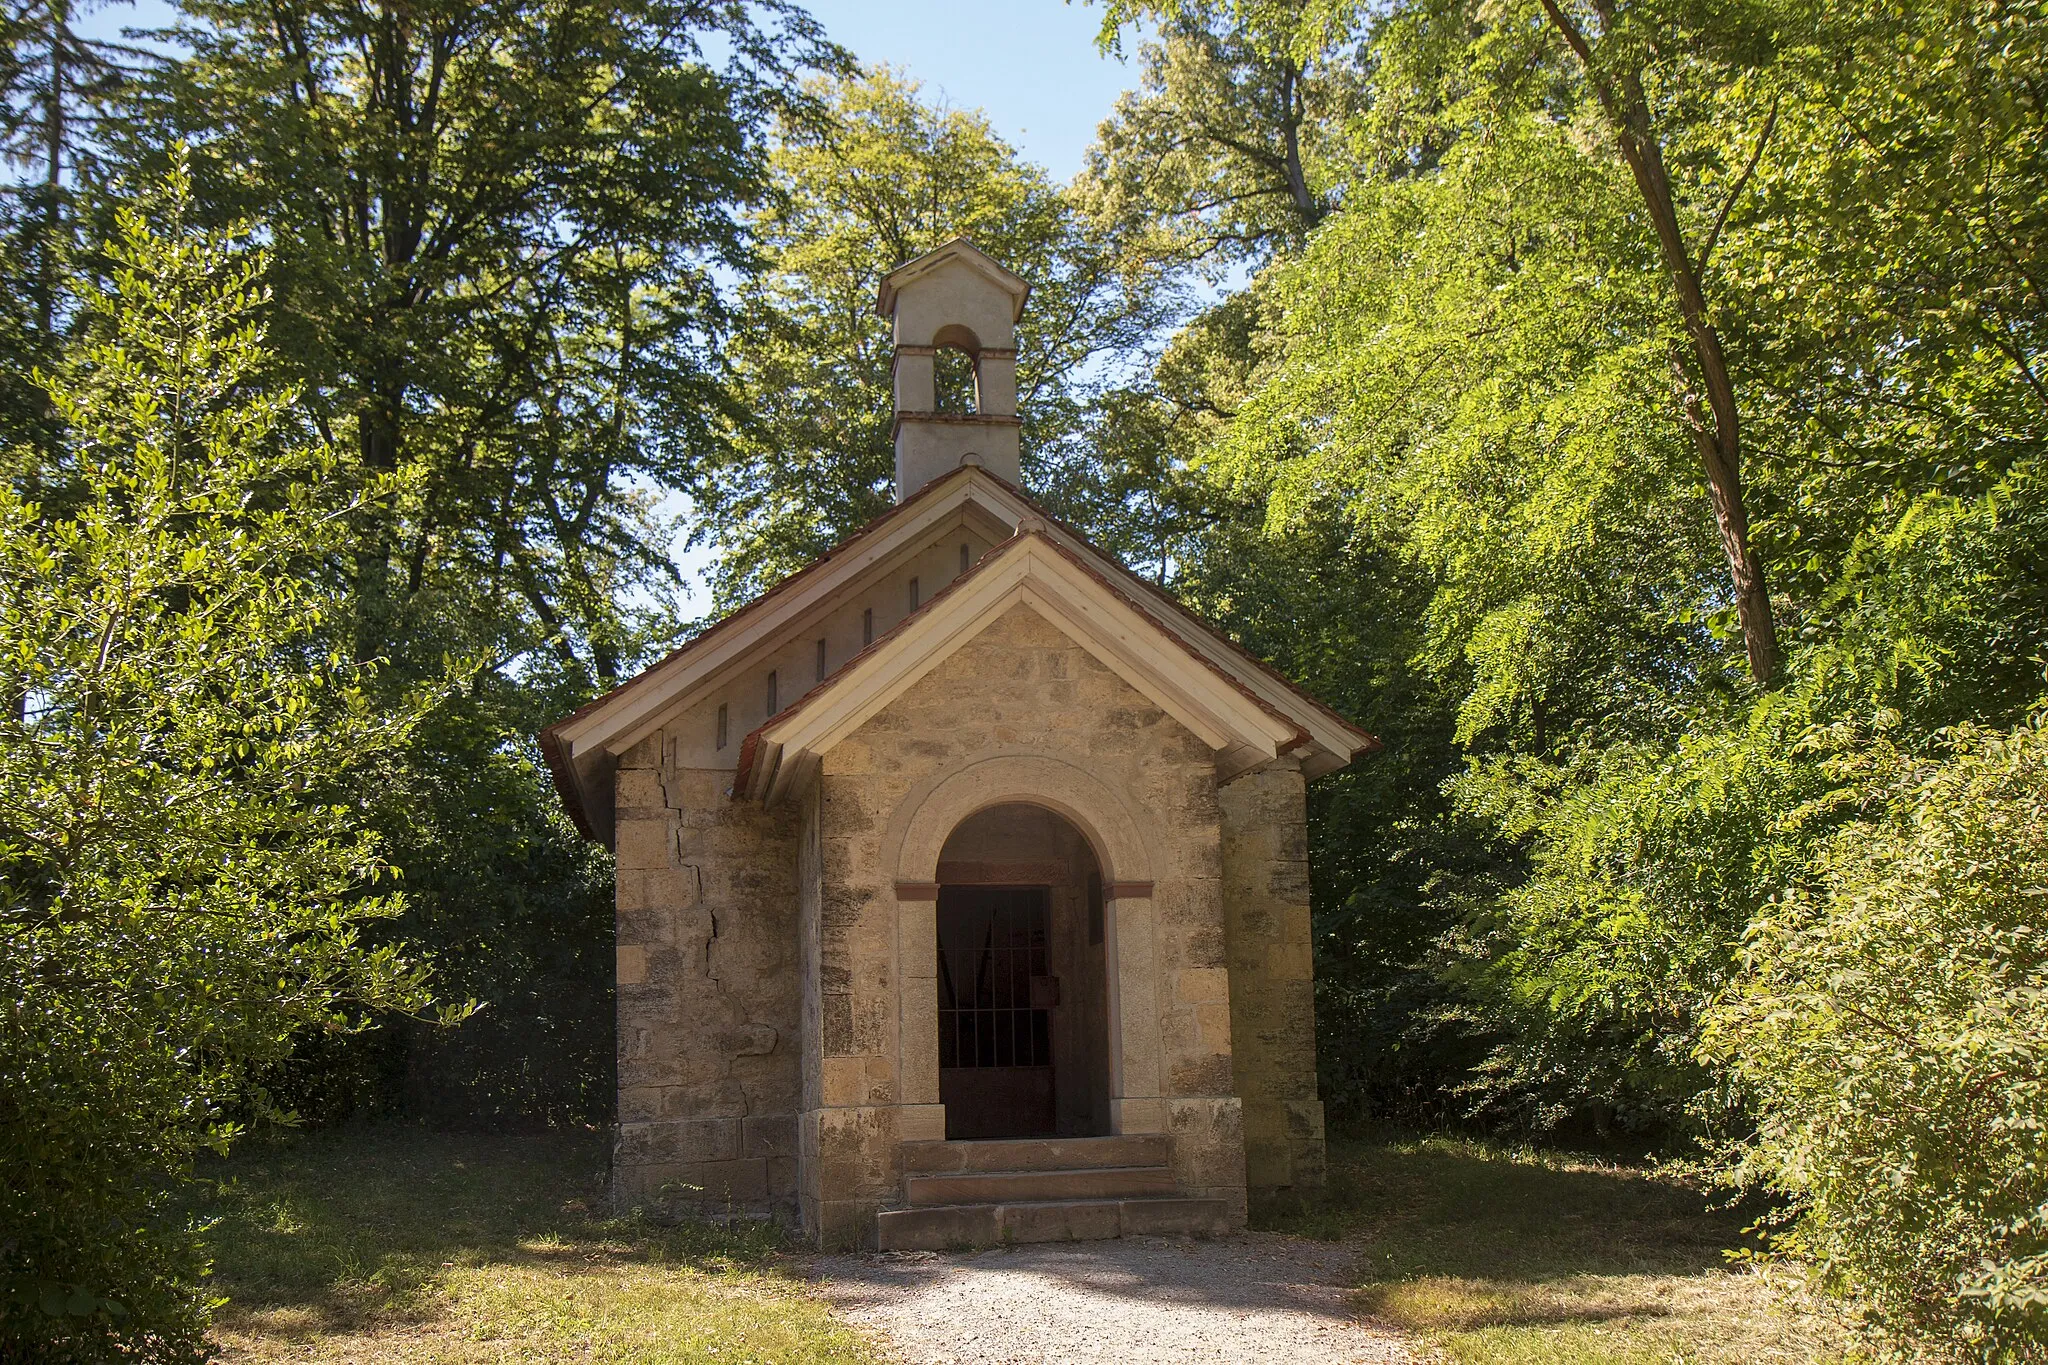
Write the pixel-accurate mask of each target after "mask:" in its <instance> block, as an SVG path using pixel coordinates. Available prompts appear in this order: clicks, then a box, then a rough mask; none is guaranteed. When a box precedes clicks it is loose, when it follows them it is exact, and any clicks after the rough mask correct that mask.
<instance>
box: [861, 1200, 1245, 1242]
mask: <svg viewBox="0 0 2048 1365" xmlns="http://www.w3.org/2000/svg"><path fill="white" fill-rule="evenodd" d="M1230 1231H1231V1226H1230V1205H1229V1204H1228V1203H1226V1202H1225V1201H1224V1200H1221V1199H1182V1198H1167V1199H1062V1200H1049V1201H1035V1202H1030V1203H1015V1204H950V1205H940V1206H936V1207H929V1208H913V1209H885V1210H883V1211H882V1213H881V1214H879V1215H878V1216H877V1217H876V1220H875V1245H876V1247H877V1249H879V1250H882V1251H948V1250H954V1249H960V1248H966V1247H982V1246H997V1245H1000V1244H1003V1243H1022V1242H1090V1241H1097V1240H1101V1239H1104V1238H1110V1237H1171V1236H1192V1237H1220V1236H1223V1235H1225V1234H1227V1233H1229V1232H1230Z"/></svg>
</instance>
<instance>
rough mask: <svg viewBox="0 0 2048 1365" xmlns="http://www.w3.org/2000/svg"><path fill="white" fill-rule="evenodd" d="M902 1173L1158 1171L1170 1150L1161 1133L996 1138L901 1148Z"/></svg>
mask: <svg viewBox="0 0 2048 1365" xmlns="http://www.w3.org/2000/svg"><path fill="white" fill-rule="evenodd" d="M901 1149H902V1155H903V1169H904V1170H905V1171H908V1172H910V1173H911V1174H912V1175H925V1174H937V1173H940V1172H946V1171H1073V1170H1080V1169H1082V1168H1083V1167H1097V1166H1164V1165H1166V1163H1167V1162H1168V1161H1169V1160H1170V1159H1171V1148H1170V1147H1169V1146H1168V1139H1167V1136H1166V1134H1164V1133H1127V1134H1123V1135H1120V1136H1117V1137H1076V1138H997V1139H993V1140H989V1141H982V1142H906V1143H903V1144H902V1148H901Z"/></svg>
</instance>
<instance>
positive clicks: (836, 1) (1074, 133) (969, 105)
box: [805, 0, 1138, 180]
mask: <svg viewBox="0 0 2048 1365" xmlns="http://www.w3.org/2000/svg"><path fill="white" fill-rule="evenodd" d="M805 8H807V9H809V10H810V12H811V13H812V14H814V15H816V16H817V18H818V20H819V22H821V23H822V24H824V26H825V31H826V32H827V33H828V34H830V35H831V36H832V38H833V39H834V40H835V41H837V42H839V43H841V44H843V45H845V46H846V47H848V48H850V49H852V51H853V53H854V55H855V56H857V57H859V58H860V59H861V60H862V61H863V62H869V63H881V62H886V63H887V64H889V65H890V66H895V67H901V68H903V69H904V70H906V71H908V72H909V73H910V75H912V76H914V77H916V78H917V79H919V80H921V81H923V82H924V84H925V93H926V95H927V97H930V96H933V95H937V94H940V93H943V94H944V95H945V97H946V99H947V100H948V102H950V103H952V104H955V105H958V106H960V107H962V108H966V109H976V108H978V109H982V110H984V111H986V112H987V114H988V116H989V121H990V122H991V123H993V124H994V125H995V129H996V131H997V132H998V133H1000V134H1002V136H1003V137H1004V138H1006V139H1008V140H1009V141H1010V143H1011V144H1012V145H1014V146H1015V147H1016V148H1017V149H1018V150H1019V151H1021V152H1023V153H1024V155H1025V156H1027V157H1029V158H1030V159H1031V160H1033V161H1036V162H1037V163H1038V164H1039V165H1041V166H1044V167H1045V168H1046V169H1047V170H1049V171H1051V172H1052V173H1053V175H1054V176H1055V177H1056V178H1058V179H1060V180H1066V179H1069V178H1071V177H1072V176H1073V174H1074V172H1075V171H1078V170H1079V169H1081V156H1082V154H1083V153H1084V152H1086V151H1087V149H1088V144H1089V143H1090V142H1092V141H1094V140H1095V126H1096V125H1097V124H1098V123H1100V122H1102V120H1103V119H1105V118H1107V117H1109V111H1110V107H1111V106H1112V105H1114V104H1115V103H1116V97H1117V96H1118V95H1119V94H1121V93H1122V92H1123V91H1124V90H1126V89H1128V88H1129V87H1130V86H1132V85H1135V84H1136V83H1137V79H1138V75H1137V68H1136V64H1135V62H1133V61H1131V60H1130V59H1129V58H1125V59H1124V60H1117V59H1115V58H1109V57H1103V56H1101V55H1100V54H1098V53H1097V52H1096V50H1095V33H1096V30H1097V29H1098V28H1099V27H1100V26H1101V24H1102V10H1101V9H1100V8H1098V7H1096V6H1093V5H1084V4H1071V5H1069V4H1062V3H1061V0H999V3H995V4H988V5H972V4H965V3H962V0H812V3H810V4H808V5H806V6H805ZM1133 46H1134V45H1133V44H1131V43H1130V42H1128V41H1127V42H1126V43H1125V47H1126V49H1127V50H1129V49H1131V48H1132V47H1133Z"/></svg>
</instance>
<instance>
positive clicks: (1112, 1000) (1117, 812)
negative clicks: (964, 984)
mask: <svg viewBox="0 0 2048 1365" xmlns="http://www.w3.org/2000/svg"><path fill="white" fill-rule="evenodd" d="M1003 805H1026V806H1037V807H1041V808H1043V809H1045V810H1048V811H1051V812H1053V813H1054V814H1056V815H1058V816H1060V817H1061V818H1062V819H1063V820H1064V821H1066V822H1067V823H1068V824H1070V825H1071V826H1072V827H1073V828H1074V830H1075V831H1076V832H1078V833H1079V834H1080V836H1081V837H1082V838H1083V839H1085V840H1086V841H1087V842H1088V844H1089V845H1090V847H1091V849H1092V851H1093V853H1094V857H1095V863H1096V866H1097V867H1098V868H1099V869H1100V875H1101V877H1102V883H1103V888H1102V889H1103V916H1104V926H1103V929H1104V933H1103V938H1104V942H1103V945H1102V951H1103V957H1104V966H1105V976H1106V990H1105V994H1106V997H1107V1000H1106V1014H1107V1019H1106V1030H1105V1031H1106V1035H1107V1039H1108V1078H1107V1089H1108V1110H1109V1114H1108V1124H1107V1127H1108V1129H1109V1131H1110V1132H1112V1133H1145V1132H1159V1131H1163V1129H1164V1124H1165V1110H1164V1105H1163V1103H1162V1101H1161V1099H1160V1090H1161V1087H1160V1039H1159V1022H1158V1008H1157V997H1156V989H1157V985H1156V983H1157V961H1156V953H1155V949H1154V926H1153V913H1152V873H1153V854H1152V852H1151V850H1152V849H1154V848H1157V847H1159V846H1160V845H1159V841H1158V837H1157V835H1156V833H1154V832H1153V831H1151V830H1149V829H1148V826H1149V824H1150V823H1151V822H1150V820H1149V818H1148V817H1147V816H1145V815H1144V814H1143V813H1142V812H1141V811H1138V810H1134V809H1133V807H1132V805H1131V804H1130V803H1129V802H1127V801H1126V800H1125V799H1124V798H1123V797H1122V796H1121V795H1120V794H1119V793H1117V792H1116V791H1115V790H1114V789H1112V788H1111V787H1109V786H1108V785H1107V784H1105V783H1103V782H1102V781H1101V780H1100V779H1099V778H1097V777H1095V776H1094V775H1093V774H1091V773H1089V772H1087V771H1086V770H1085V769H1083V768H1081V767H1079V766H1077V765H1075V764H1073V763H1070V762H1067V761H1066V760H1064V759H1058V758H1052V757H1049V756H1046V755H1043V754H1032V753H1007V754H992V755H985V756H982V757H979V758H977V759H976V760H974V761H973V762H971V763H968V764H965V765H963V766H961V767H958V768H955V769H953V770H951V771H948V772H944V773H940V774H935V775H934V776H933V777H931V778H929V779H927V780H926V781H925V782H923V783H920V784H919V785H918V786H917V787H915V788H913V789H912V790H911V791H910V792H909V793H908V794H907V795H906V796H905V798H904V800H903V801H902V803H901V804H900V805H899V806H898V808H897V810H896V812H895V814H894V816H893V817H892V818H891V820H890V821H889V823H888V826H887V827H886V828H885V830H884V831H883V835H882V839H881V848H880V853H881V863H882V866H883V867H885V868H894V869H895V873H896V901H897V945H896V948H897V951H896V966H897V980H898V981H899V982H900V983H901V996H900V1014H899V1020H898V1029H897V1039H898V1048H899V1059H898V1060H899V1068H898V1072H897V1074H898V1076H899V1077H900V1078H901V1083H902V1088H903V1092H902V1093H903V1103H904V1104H905V1105H907V1106H917V1107H918V1109H919V1110H921V1111H923V1113H922V1115H921V1117H919V1118H915V1119H913V1118H910V1116H909V1115H906V1119H907V1120H908V1121H907V1122H906V1124H905V1131H904V1136H906V1137H913V1136H914V1137H920V1138H939V1137H942V1136H944V1133H945V1126H946V1125H945V1118H944V1108H943V1105H942V1104H941V1102H940V1091H939V1056H938V1049H937V1041H936V1040H937V1036H938V982H937V978H936V973H935V966H934V965H931V964H935V963H936V960H937V951H938V940H937V933H938V922H937V909H938V896H939V861H940V855H941V853H942V851H943V850H944V848H945V845H946V842H947V840H948V839H949V838H951V837H952V835H953V833H954V831H955V830H956V829H958V828H959V827H960V826H961V825H962V824H963V823H964V822H966V821H967V820H969V819H970V818H971V817H973V816H974V815H976V814H977V813H979V812H981V811H984V810H987V809H989V808H990V807H994V806H1003Z"/></svg>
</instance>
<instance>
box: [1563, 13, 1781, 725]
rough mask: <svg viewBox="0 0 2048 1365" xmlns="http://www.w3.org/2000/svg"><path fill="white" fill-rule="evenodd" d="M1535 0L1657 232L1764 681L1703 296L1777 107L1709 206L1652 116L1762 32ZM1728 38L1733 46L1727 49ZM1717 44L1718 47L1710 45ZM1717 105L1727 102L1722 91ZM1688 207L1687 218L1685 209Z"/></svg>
mask: <svg viewBox="0 0 2048 1365" xmlns="http://www.w3.org/2000/svg"><path fill="white" fill-rule="evenodd" d="M1540 3H1541V4H1542V6H1543V12H1544V14H1545V15H1546V16H1547V17H1548V18H1549V20H1550V23H1551V25H1552V27H1554V28H1555V29H1556V30H1557V32H1558V34H1559V35H1560V36H1561V37H1562V38H1563V39H1564V41H1565V44H1566V45H1567V46H1568V47H1570V49H1571V50H1572V52H1573V54H1574V55H1576V56H1577V57H1578V59H1579V61H1580V62H1581V63H1582V65H1583V67H1584V69H1585V73H1586V80H1587V83H1588V85H1589V86H1590V87H1591V89H1592V92H1593V96H1594V98H1595V100H1597V101H1598V103H1599V106H1600V110H1601V112H1602V113H1603V114H1605V115H1606V120H1607V128H1608V132H1609V133H1610V134H1611V135H1612V136H1613V138H1614V142H1615V146H1616V147H1617V149H1619V151H1620V153H1621V157H1622V160H1623V161H1625V162H1627V163H1628V170H1629V175H1630V177H1631V178H1632V179H1633V180H1634V182H1635V187H1636V192H1637V194H1638V196H1639V197H1640V200H1641V204H1642V208H1643V210H1644V212H1645V213H1646V214H1647V215H1648V217H1649V220H1650V226H1651V229H1652V231H1653V232H1654V233H1655V235H1656V239H1657V253H1658V255H1659V257H1660V258H1661V259H1662V261H1663V264H1664V270H1665V273H1666V274H1667V275H1668V276H1669V278H1670V285H1671V302H1672V306H1673V307H1674V308H1675V310H1676V312H1677V315H1678V321H1679V324H1680V328H1681V330H1682V332H1683V335H1684V349H1683V350H1680V349H1679V348H1678V347H1677V346H1675V345H1674V347H1673V348H1672V354H1671V368H1672V374H1673V375H1674V377H1675V379H1676V382H1677V385H1678V391H1679V402H1680V405H1681V407H1682V409H1683V411H1684V413H1685V423H1686V429H1687V430H1688V431H1689V432H1690V433H1691V436H1692V441H1693V446H1694V448H1695V449H1696V450H1697V451H1698V453H1699V459H1700V466H1701V468H1702V469H1704V470H1705V471H1706V476H1707V490H1708V494H1709V496H1710V497H1711V499H1712V501H1713V506H1714V522H1715V525H1716V526H1717V527H1718V528H1719V530H1720V533H1721V552H1722V554H1723V555H1724V556H1725V557H1726V559H1727V561H1728V577H1729V582H1730V584H1731V585H1732V587H1733V590H1734V598H1735V611H1736V617H1737V619H1738V621H1739V622H1740V625H1741V628H1742V641H1743V647H1744V649H1745V651H1746V652H1747V654H1748V656H1749V671H1750V676H1751V678H1752V679H1753V680H1754V681H1755V683H1756V685H1757V686H1758V687H1769V686H1771V685H1772V684H1773V683H1774V682H1775V681H1776V680H1777V674H1778V665H1779V649H1778V628H1777V623H1776V620H1775V618H1774V617H1773V615H1772V609H1771V593H1770V587H1769V584H1768V583H1767V582H1766V579H1765V575H1764V564H1763V558H1762V556H1761V555H1760V554H1759V553H1758V551H1757V547H1756V544H1755V542H1754V540H1753V539H1752V537H1751V535H1750V527H1749V508H1748V504H1747V501H1746V499H1745V496H1744V493H1743V470H1742V465H1743V444H1742V411H1741V405H1740V404H1739V403H1738V402H1737V400H1736V394H1735V381H1734V378H1733V375H1732V372H1731V368H1730V364H1729V358H1728V352H1727V347H1726V345H1725V343H1724V342H1723V340H1722V336H1721V329H1720V328H1719V327H1718V326H1717V325H1716V324H1715V322H1714V318H1713V310H1712V308H1711V306H1710V304H1709V301H1708V297H1707V288H1706V280H1707V272H1708V269H1709V267H1710V266H1711V265H1712V263H1713V255H1714V248H1715V246H1716V245H1717V244H1718V243H1719V240H1720V236H1721V230H1722V228H1723V226H1724V225H1725V224H1726V223H1727V220H1728V215H1729V213H1730V212H1731V211H1732V210H1733V209H1734V208H1735V207H1736V205H1737V204H1738V203H1739V202H1740V201H1741V199H1742V196H1743V194H1744V192H1745V191H1746V190H1747V189H1748V188H1749V183H1750V178H1751V176H1752V175H1754V174H1755V171H1756V163H1757V161H1758V159H1759V158H1761V157H1762V156H1763V154H1764V150H1765V148H1766V147H1767V146H1768V145H1769V143H1770V140H1771V131H1772V129H1773V128H1774V127H1775V126H1776V123H1777V108H1776V105H1775V103H1773V104H1772V105H1771V106H1770V108H1769V110H1768V112H1766V113H1765V114H1764V115H1763V117H1762V119H1761V121H1760V122H1759V124H1758V126H1757V128H1756V132H1755V134H1754V141H1755V146H1754V149H1753V150H1752V152H1751V153H1750V156H1749V161H1748V164H1747V165H1745V166H1743V167H1742V169H1741V171H1740V172H1739V173H1738V174H1737V175H1735V176H1734V177H1733V179H1732V180H1730V179H1728V178H1727V177H1726V176H1725V175H1724V176H1722V177H1719V178H1720V179H1722V180H1723V181H1725V182H1726V184H1727V188H1726V190H1725V191H1723V192H1722V193H1721V194H1720V196H1719V207H1718V208H1717V209H1714V210H1713V211H1711V213H1709V212H1708V211H1706V209H1707V204H1706V200H1707V195H1706V194H1705V193H1702V192H1696V193H1695V195H1694V196H1692V198H1693V202H1692V203H1690V204H1683V203H1681V200H1680V197H1679V194H1678V192H1677V191H1675V190H1674V189H1673V186H1672V181H1671V173H1670V168H1669V166H1668V165H1667V163H1666V158H1665V148H1664V140H1665V138H1666V137H1667V136H1668V134H1667V133H1666V132H1665V131H1664V130H1663V129H1662V128H1661V127H1660V124H1661V123H1662V122H1663V111H1662V110H1661V109H1660V108H1659V105H1660V104H1663V105H1669V104H1674V103H1681V102H1685V101H1688V100H1690V99H1697V98H1698V97H1697V95H1694V94H1692V93H1691V89H1690V87H1695V86H1697V85H1699V84H1702V83H1709V82H1720V83H1724V84H1728V85H1733V84H1735V83H1736V82H1737V81H1738V80H1739V78H1740V76H1741V74H1742V68H1743V65H1744V64H1745V59H1752V58H1751V57H1750V53H1747V52H1743V51H1741V50H1740V48H1741V47H1742V46H1749V47H1756V46H1760V44H1759V42H1758V40H1757V38H1755V37H1753V36H1751V35H1749V34H1739V33H1738V34H1736V35H1732V36H1733V38H1734V40H1735V41H1734V43H1733V44H1730V42H1729V38H1730V37H1731V35H1727V34H1717V33H1714V32H1713V31H1712V29H1711V28H1710V27H1709V25H1708V24H1703V23H1701V22H1699V20H1701V19H1703V18H1706V17H1707V16H1704V15H1701V14H1699V13H1698V12H1697V11H1696V10H1695V9H1694V8H1693V7H1690V6H1685V5H1679V6H1673V7H1671V9H1670V10H1669V11H1667V12H1664V13H1659V12H1657V11H1656V10H1655V9H1639V8H1634V7H1632V8H1630V9H1629V10H1628V12H1627V13H1626V14H1623V13H1622V12H1621V11H1620V10H1619V9H1618V8H1617V7H1616V6H1615V5H1614V4H1613V3H1612V0H1589V3H1588V4H1587V6H1586V8H1585V9H1584V10H1579V8H1578V7H1577V6H1573V5H1569V4H1567V3H1560V0H1540ZM1660 21H1661V22H1660ZM1717 40H1718V41H1717ZM1745 40H1746V42H1745ZM1731 46H1732V47H1734V48H1735V49H1736V50H1734V51H1730V50H1729V49H1730V47H1731ZM1716 47H1719V48H1720V49H1721V50H1719V51H1715V50H1714V49H1715V48H1716ZM1703 49H1704V59H1702V54H1703ZM1664 53H1671V54H1675V59H1673V60H1669V61H1667V62H1664V63H1659V62H1658V61H1657V60H1656V58H1657V57H1658V56H1659V55H1660V54H1664ZM1731 59H1732V60H1731ZM1752 60H1753V59H1752ZM1731 67H1732V68H1733V69H1732V70H1731V69H1730V68H1731ZM1653 91H1654V92H1655V93H1654V95H1653V93H1652V92H1653ZM1722 109H1723V111H1724V112H1734V109H1733V108H1731V106H1730V104H1728V103H1724V104H1723V105H1722ZM1710 183H1711V182H1709V181H1704V180H1703V182H1702V183H1701V184H1700V185H1699V186H1698V191H1705V190H1707V188H1708V186H1709V184H1710ZM1688 210H1690V212H1687V211H1688ZM1687 217H1690V218H1692V219H1693V222H1692V223H1690V224H1689V223H1688V222H1687V221H1685V220H1686V218H1687Z"/></svg>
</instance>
